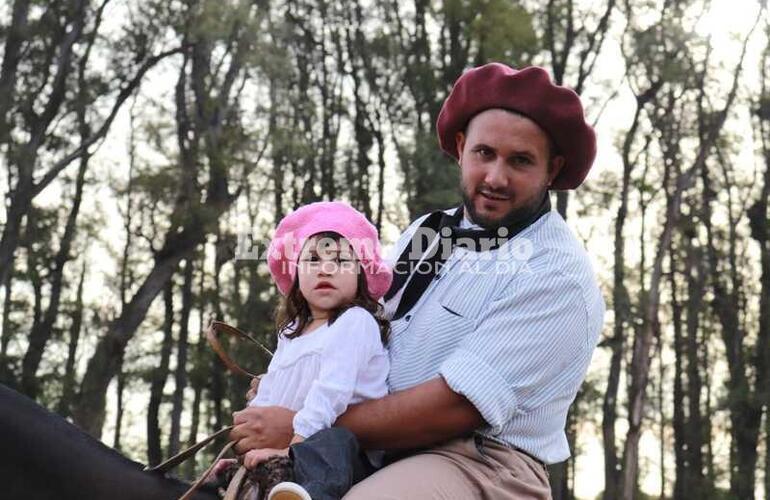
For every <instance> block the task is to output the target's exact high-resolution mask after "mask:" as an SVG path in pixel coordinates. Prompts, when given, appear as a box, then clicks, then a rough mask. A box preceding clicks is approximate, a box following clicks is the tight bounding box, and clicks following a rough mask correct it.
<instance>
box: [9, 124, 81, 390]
mask: <svg viewBox="0 0 770 500" xmlns="http://www.w3.org/2000/svg"><path fill="white" fill-rule="evenodd" d="M80 113H83V115H84V113H85V110H82V111H81V112H79V114H80ZM81 124H82V126H85V124H84V123H82V122H81ZM89 159H90V157H89V156H88V155H84V156H83V157H82V158H81V160H80V168H79V169H78V174H77V179H76V181H75V196H74V198H73V200H72V208H71V209H70V213H69V216H68V217H67V222H66V224H65V227H64V234H63V235H62V237H61V243H60V246H59V251H58V252H57V253H56V256H55V257H54V269H53V271H52V272H51V275H50V278H49V280H50V283H51V289H50V292H49V299H48V308H47V309H46V311H45V314H44V315H43V318H42V320H41V321H39V322H36V323H35V324H34V325H33V328H32V331H31V332H30V334H29V345H28V347H27V353H26V355H25V356H24V360H23V361H22V372H21V384H22V389H23V392H24V393H25V394H27V395H28V396H29V397H31V398H33V399H34V398H35V397H36V396H37V393H38V389H39V386H38V382H37V377H36V376H37V370H38V367H39V366H40V361H41V360H42V359H43V352H44V351H45V347H46V344H47V343H48V340H49V339H50V338H51V335H52V334H53V328H54V323H55V322H56V318H57V317H58V316H59V304H60V301H61V292H62V287H63V276H64V266H65V265H66V264H67V262H68V261H69V260H70V259H71V258H72V256H71V251H72V242H73V240H74V239H75V233H76V230H77V229H76V228H77V218H78V214H79V212H80V203H81V200H82V197H83V185H84V184H85V175H86V170H87V168H88V161H89Z"/></svg>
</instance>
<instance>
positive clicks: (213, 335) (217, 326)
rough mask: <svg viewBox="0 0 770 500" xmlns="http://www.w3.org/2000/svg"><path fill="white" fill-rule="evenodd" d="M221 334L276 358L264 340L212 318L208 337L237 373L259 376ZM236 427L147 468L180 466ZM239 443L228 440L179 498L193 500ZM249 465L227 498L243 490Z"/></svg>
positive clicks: (241, 470)
mask: <svg viewBox="0 0 770 500" xmlns="http://www.w3.org/2000/svg"><path fill="white" fill-rule="evenodd" d="M220 333H226V334H228V335H233V336H235V337H237V338H239V339H245V340H248V341H249V342H251V343H252V344H255V345H257V346H258V347H259V348H260V349H262V350H263V351H265V352H266V353H267V355H268V356H270V357H272V356H273V353H272V352H270V349H268V348H267V347H265V346H264V345H263V344H262V343H261V342H259V341H258V340H257V339H255V338H254V337H252V336H251V335H249V334H248V333H246V332H244V331H242V330H239V329H238V328H235V327H234V326H230V325H228V324H227V323H223V322H221V321H211V323H209V326H208V328H206V340H207V341H208V343H209V345H211V348H212V349H213V350H214V352H216V353H217V356H219V359H221V360H222V362H223V363H224V364H225V366H227V368H228V369H229V370H230V371H231V372H233V373H237V374H240V375H245V376H247V377H252V378H256V377H258V375H255V374H253V373H250V372H248V371H246V370H244V369H243V368H241V367H240V366H238V364H237V363H236V362H235V361H233V360H232V359H231V358H230V356H229V355H228V354H227V352H226V351H225V349H224V348H223V347H222V344H221V343H220V342H219V334H220ZM233 427H234V426H232V425H231V426H228V427H225V428H223V429H220V430H218V431H217V432H215V433H214V434H211V435H210V436H208V437H206V438H204V439H202V440H201V441H198V442H197V443H195V444H194V445H192V446H190V447H189V448H186V449H184V450H182V451H180V452H179V453H177V454H176V455H174V456H173V457H171V458H169V459H168V460H166V461H165V462H162V463H160V464H158V465H156V466H154V467H149V466H148V467H145V468H144V470H146V471H152V472H160V473H164V472H167V471H169V470H171V469H173V468H174V467H176V466H177V465H179V464H181V463H182V462H184V461H185V460H188V459H189V458H191V457H193V456H194V455H195V454H196V453H197V452H198V451H200V450H201V449H203V448H205V447H206V446H208V445H209V444H211V443H212V442H214V441H215V440H216V439H217V438H219V437H221V436H224V435H226V434H229V433H230V431H231V430H232V429H233ZM233 446H235V441H230V442H228V443H227V444H226V445H225V446H224V447H223V448H222V450H221V451H220V452H219V454H218V455H217V457H216V458H215V459H214V460H213V461H212V462H211V465H209V467H208V469H206V471H205V472H203V474H202V475H201V476H200V477H199V478H198V479H197V480H196V481H195V483H193V485H192V486H190V489H188V490H187V491H186V492H185V494H184V495H182V496H181V497H179V500H189V499H190V498H192V496H193V494H194V493H195V492H196V491H198V489H199V488H200V487H201V485H202V484H203V483H204V482H205V481H206V478H207V477H208V475H209V474H210V473H211V471H212V470H214V467H215V466H216V464H217V462H218V461H219V460H220V459H221V458H222V457H224V456H225V454H227V452H229V451H230V449H231V448H232V447H233ZM246 472H247V471H246V468H245V467H243V466H240V468H239V469H238V471H237V472H236V475H235V476H234V477H233V479H232V480H231V481H230V484H229V486H228V488H227V492H228V494H229V495H230V497H227V496H226V497H225V498H233V499H234V498H235V496H236V495H237V493H238V492H239V491H240V487H241V484H242V483H243V480H244V478H245V476H246Z"/></svg>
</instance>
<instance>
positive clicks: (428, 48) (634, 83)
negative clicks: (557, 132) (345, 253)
mask: <svg viewBox="0 0 770 500" xmlns="http://www.w3.org/2000/svg"><path fill="white" fill-rule="evenodd" d="M769 39H770V17H768V13H767V10H766V1H755V0H733V1H726V0H692V1H681V0H624V1H616V0H597V1H587V0H585V1H578V0H547V1H540V2H537V1H527V0H522V1H514V0H511V1H506V0H444V1H439V0H433V1H430V0H409V1H395V0H349V1H334V0H227V1H214V0H183V1H182V0H177V1H167V0H99V1H90V0H61V1H57V0H13V1H10V0H9V1H7V2H3V3H2V4H0V46H1V47H2V53H1V55H0V57H1V58H2V59H1V60H2V66H0V164H2V166H3V168H2V169H0V194H1V195H2V197H3V211H2V212H0V214H1V215H0V228H2V234H1V235H0V291H1V294H0V311H1V312H2V316H1V318H0V382H2V383H4V384H7V385H9V386H11V387H14V388H16V389H18V390H20V391H22V392H24V393H26V394H27V395H29V396H31V397H33V398H35V399H36V400H37V401H39V402H40V403H41V404H43V405H45V406H46V407H48V408H51V409H52V410H54V411H57V412H58V413H60V414H62V415H64V416H66V417H68V418H70V419H71V420H72V421H74V422H75V423H77V424H78V425H80V426H81V427H83V428H84V429H86V430H88V431H89V432H90V433H92V434H93V435H95V436H100V437H101V439H103V440H104V441H105V442H106V443H108V444H109V445H110V446H114V447H115V448H117V449H118V450H121V451H122V452H123V453H125V454H127V455H128V456H130V457H132V458H134V459H135V460H139V461H142V462H148V463H158V462H159V461H161V460H162V459H163V458H165V457H168V456H169V455H171V454H174V453H175V452H176V451H177V450H179V449H180V447H184V446H185V445H186V444H188V443H191V442H194V441H195V440H196V439H197V438H200V437H202V436H203V435H204V434H208V433H210V432H211V431H213V430H216V429H218V428H220V427H222V426H223V425H227V423H228V422H229V421H230V418H231V417H230V415H231V412H232V411H234V410H237V409H239V408H241V407H242V406H243V405H244V393H245V390H246V386H247V384H248V381H247V380H243V379H239V378H237V377H232V376H230V375H228V374H226V373H225V372H224V369H223V367H222V365H221V364H220V363H219V361H218V360H217V359H216V358H215V356H214V355H213V354H212V353H211V352H210V351H209V350H208V348H207V347H206V344H205V341H203V340H202V339H201V334H200V332H201V326H202V325H205V324H207V323H208V321H209V320H210V319H212V318H218V319H222V320H224V321H227V322H229V323H231V324H235V325H238V326H240V327H242V328H244V329H246V330H248V331H250V332H252V333H254V334H255V335H257V336H258V337H260V338H261V339H262V340H263V341H264V342H265V343H266V344H267V345H270V346H273V345H274V342H275V339H274V332H273V329H272V317H271V312H272V310H273V307H274V304H275V300H276V291H275V288H274V286H273V285H272V284H271V282H270V280H269V275H268V274H267V270H266V266H265V264H264V261H262V260H260V259H259V258H258V257H259V256H261V253H260V252H261V251H263V250H264V249H265V246H266V244H267V242H268V241H269V238H270V236H271V231H272V229H273V227H274V225H275V223H276V221H277V220H279V219H280V218H281V217H282V216H283V215H284V214H286V213H287V212H289V211H290V210H292V209H294V208H296V207H298V206H300V205H302V204H305V203H309V202H312V201H317V200H327V199H344V200H347V201H349V202H350V203H351V204H353V206H355V207H357V208H358V209H360V210H361V211H363V212H364V213H365V214H366V215H367V216H368V217H369V218H370V219H371V220H372V221H374V223H375V224H376V225H377V227H378V228H379V229H380V231H381V235H382V239H383V241H384V243H385V244H386V245H388V244H392V242H393V241H394V239H395V238H396V237H397V235H398V234H399V231H400V230H401V229H403V228H405V227H406V225H407V224H408V222H409V221H410V220H413V219H414V218H416V217H417V216H419V215H421V214H423V213H426V212H427V211H430V210H433V209H436V208H446V207H448V206H452V205H454V204H457V203H458V202H459V191H458V169H457V166H456V164H455V163H453V162H452V161H450V159H449V158H448V157H446V156H443V155H442V154H441V153H440V151H439V148H438V145H437V140H436V138H435V129H434V124H435V122H436V117H437V114H438V112H439V109H440V106H441V103H442V101H443V99H444V98H445V97H446V95H447V92H448V91H449V90H450V88H451V85H452V83H453V81H454V80H455V79H456V78H457V77H458V76H459V75H460V74H461V73H462V71H463V70H464V69H467V68H469V67H472V66H475V65H479V64H482V63H485V62H488V61H500V62H504V63H507V64H509V65H512V66H515V67H521V66H524V65H529V64H538V65H542V66H544V67H545V68H547V69H548V71H549V72H550V73H551V74H552V75H553V78H554V81H555V82H557V83H559V84H564V85H567V86H569V87H571V88H573V89H575V91H577V92H578V93H579V94H580V95H581V97H582V99H583V101H584V104H585V106H586V109H587V117H588V120H589V121H590V122H591V123H592V124H594V125H595V126H596V128H597V130H598V133H599V141H600V143H599V147H600V152H599V157H598V159H597V162H596V164H595V166H594V169H593V171H592V172H591V174H590V176H589V178H588V180H587V181H586V183H585V184H584V185H583V186H582V187H581V188H580V189H579V190H577V191H574V192H559V193H554V194H553V197H554V202H555V205H556V207H557V209H558V210H559V212H560V213H562V215H563V216H564V217H565V218H566V220H567V222H568V224H569V225H570V226H571V228H572V229H573V230H574V232H575V233H576V234H577V235H578V237H579V238H580V239H581V240H582V241H583V242H584V243H585V244H586V246H587V248H588V250H589V253H590V254H591V257H592V259H593V261H594V266H595V268H596V271H597V274H598V276H599V279H600V282H601V286H602V289H603V291H604V296H605V299H606V302H607V315H606V318H605V329H604V333H603V337H602V340H601V342H600V345H599V347H598V348H597V351H596V354H595V356H594V360H593V363H592V366H591V369H590V371H589V375H588V379H587V381H586V383H585V384H584V386H583V388H582V390H581V392H580V393H579V395H578V398H577V400H576V402H575V404H574V405H573V408H572V411H571V413H570V416H569V419H568V422H567V435H568V437H569V440H570V442H571V446H572V449H573V457H572V458H571V459H570V460H568V461H567V462H565V463H563V464H557V465H555V466H553V467H552V468H551V481H552V486H553V491H554V498H556V499H558V500H563V499H571V498H602V499H606V500H610V499H616V498H625V499H631V498H647V497H656V498H676V499H682V498H736V499H748V498H767V497H768V492H770V418H768V411H769V410H770V377H769V373H768V372H769V371H770V242H769V239H770V231H769V229H770V228H769V227H768V226H769V224H768V203H769V202H770V42H769V41H768V40H769ZM233 348H234V349H236V351H238V355H239V357H238V359H239V360H240V362H241V363H242V364H243V365H244V366H247V367H248V368H249V369H250V370H251V371H253V372H257V373H259V372H261V371H264V369H265V367H266V364H267V362H268V359H266V358H265V356H264V355H263V354H261V353H260V352H259V351H254V350H252V351H249V350H247V349H246V348H243V347H240V346H233ZM205 459H206V457H205V456H202V457H201V458H200V459H199V461H198V463H197V464H190V465H189V466H188V467H186V468H185V469H184V470H183V474H184V475H186V476H188V477H191V476H192V475H193V474H194V473H195V472H196V471H199V470H200V468H201V466H202V464H203V462H204V461H205Z"/></svg>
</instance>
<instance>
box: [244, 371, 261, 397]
mask: <svg viewBox="0 0 770 500" xmlns="http://www.w3.org/2000/svg"><path fill="white" fill-rule="evenodd" d="M264 376H265V374H264V373H263V374H262V375H257V376H256V377H254V378H252V379H251V382H250V383H249V390H248V391H246V402H247V403H248V402H249V401H251V400H252V399H254V397H255V396H256V395H257V390H259V383H260V382H261V381H262V377H264Z"/></svg>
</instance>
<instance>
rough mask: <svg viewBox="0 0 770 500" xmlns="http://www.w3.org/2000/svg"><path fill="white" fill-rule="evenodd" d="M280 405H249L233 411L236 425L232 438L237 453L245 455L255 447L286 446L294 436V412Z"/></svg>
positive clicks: (231, 432) (231, 433)
mask: <svg viewBox="0 0 770 500" xmlns="http://www.w3.org/2000/svg"><path fill="white" fill-rule="evenodd" d="M295 413H296V412H294V411H292V410H289V409H287V408H283V407H280V406H262V407H249V408H246V409H244V410H241V411H237V412H235V413H233V424H234V425H235V427H234V428H233V430H232V431H230V440H232V441H235V447H234V449H235V453H237V454H238V455H243V454H244V453H246V452H247V451H249V450H253V449H255V448H279V449H280V448H286V447H287V446H289V442H290V441H291V439H292V437H294V426H293V420H294V414H295Z"/></svg>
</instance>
